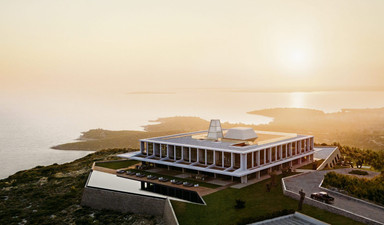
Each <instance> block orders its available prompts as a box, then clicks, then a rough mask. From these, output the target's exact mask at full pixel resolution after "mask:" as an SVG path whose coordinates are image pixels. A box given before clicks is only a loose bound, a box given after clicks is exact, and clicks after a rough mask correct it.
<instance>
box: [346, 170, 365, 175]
mask: <svg viewBox="0 0 384 225" xmlns="http://www.w3.org/2000/svg"><path fill="white" fill-rule="evenodd" d="M349 174H356V175H362V176H365V175H368V172H367V171H362V170H352V171H350V172H349Z"/></svg>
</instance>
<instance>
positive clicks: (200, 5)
mask: <svg viewBox="0 0 384 225" xmlns="http://www.w3.org/2000/svg"><path fill="white" fill-rule="evenodd" d="M0 32H1V33H0V34H1V35H0V90H3V91H41V90H44V91H57V90H61V91H79V90H89V91H115V92H129V91H150V90H157V91H166V90H169V89H193V88H227V89H247V90H278V89H281V90H291V89H300V90H324V89H328V88H331V89H332V88H340V89H356V88H359V89H375V90H378V89H381V90H384V1H383V0H365V1H363V0H359V1H356V0H345V1H344V0H330V1H324V0H321V1H320V0H319V1H308V0H306V1H304V0H303V1H299V0H295V1H287V0H280V1H278V0H272V1H269V0H268V1H267V0H265V1H256V0H249V1H246V0H243V1H227V0H217V1H216V0H209V1H207V0H204V1H203V0H202V1H199V0H194V1H176V0H175V1H167V0H162V1H159V0H153V1H150V0H143V1H127V0H116V1H100V0H89V1H81V0H67V1H52V0H46V1H43V0H35V1H31V0H24V1H21V0H0Z"/></svg>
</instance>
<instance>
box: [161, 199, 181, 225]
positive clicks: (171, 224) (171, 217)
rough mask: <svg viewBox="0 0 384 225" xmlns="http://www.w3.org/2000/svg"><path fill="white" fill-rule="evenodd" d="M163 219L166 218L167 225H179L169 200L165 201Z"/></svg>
mask: <svg viewBox="0 0 384 225" xmlns="http://www.w3.org/2000/svg"><path fill="white" fill-rule="evenodd" d="M163 218H164V221H165V224H167V225H179V222H178V221H177V217H176V214H175V212H174V211H173V207H172V204H171V201H170V200H169V199H167V200H166V201H165V205H164V215H163Z"/></svg>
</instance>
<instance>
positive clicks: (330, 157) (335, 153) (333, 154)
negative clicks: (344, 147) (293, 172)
mask: <svg viewBox="0 0 384 225" xmlns="http://www.w3.org/2000/svg"><path fill="white" fill-rule="evenodd" d="M337 155H338V156H339V157H341V153H340V150H339V148H338V147H336V149H335V150H334V151H333V152H332V153H331V154H330V155H329V156H328V158H326V159H325V160H324V161H323V163H321V165H320V166H319V167H317V170H322V169H324V168H325V166H326V165H328V166H329V165H330V164H331V163H332V160H334V161H335V162H336V161H337V158H336V156H337ZM332 167H335V165H334V164H333V165H332Z"/></svg>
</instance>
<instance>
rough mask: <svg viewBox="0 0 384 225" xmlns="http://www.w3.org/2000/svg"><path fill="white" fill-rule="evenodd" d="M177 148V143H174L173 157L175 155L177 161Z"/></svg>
mask: <svg viewBox="0 0 384 225" xmlns="http://www.w3.org/2000/svg"><path fill="white" fill-rule="evenodd" d="M176 150H177V147H176V145H174V146H173V157H174V159H175V161H176V160H177V159H176Z"/></svg>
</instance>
